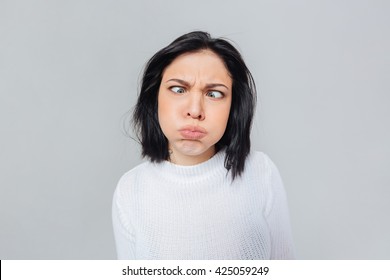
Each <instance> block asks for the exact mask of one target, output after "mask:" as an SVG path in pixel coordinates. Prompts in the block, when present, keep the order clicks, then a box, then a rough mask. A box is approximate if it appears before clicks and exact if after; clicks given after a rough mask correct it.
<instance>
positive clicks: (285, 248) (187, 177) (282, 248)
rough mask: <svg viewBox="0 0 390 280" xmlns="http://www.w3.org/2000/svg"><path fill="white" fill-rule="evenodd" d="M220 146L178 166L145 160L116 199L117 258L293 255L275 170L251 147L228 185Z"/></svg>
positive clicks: (122, 183)
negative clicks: (199, 159)
mask: <svg viewBox="0 0 390 280" xmlns="http://www.w3.org/2000/svg"><path fill="white" fill-rule="evenodd" d="M224 158H225V153H224V151H220V152H219V153H217V154H216V155H215V156H213V157H212V158H211V159H209V160H208V161H205V162H203V163H200V164H197V165H193V166H181V165H176V164H173V163H170V162H168V161H164V162H162V163H152V162H149V161H148V162H144V163H142V164H140V165H138V166H136V167H135V168H133V169H132V170H130V171H129V172H127V173H125V174H124V175H123V176H122V178H121V179H120V181H119V183H118V186H117V188H116V190H115V193H114V198H113V208H112V210H113V212H112V218H113V227H114V237H115V242H116V249H117V255H118V259H144V260H145V259H146V260H151V259H171V260H176V259H183V260H184V259H204V260H207V259H237V260H239V259H242V260H248V259H292V258H294V250H293V243H292V235H291V228H290V222H289V213H288V207H287V199H286V193H285V190H284V187H283V183H282V180H281V177H280V175H279V172H278V169H277V168H276V166H275V165H274V163H273V162H272V161H271V160H270V159H269V157H268V156H267V155H266V154H264V153H262V152H252V153H251V154H250V155H249V156H248V158H247V160H246V164H245V170H244V172H243V173H242V175H241V176H240V177H236V179H235V180H234V181H233V182H232V179H231V174H230V173H227V170H226V168H225V167H224Z"/></svg>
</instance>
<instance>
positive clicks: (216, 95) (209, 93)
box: [207, 90, 223, 99]
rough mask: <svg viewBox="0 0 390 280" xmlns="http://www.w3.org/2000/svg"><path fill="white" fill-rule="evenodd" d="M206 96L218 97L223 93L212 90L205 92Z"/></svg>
mask: <svg viewBox="0 0 390 280" xmlns="http://www.w3.org/2000/svg"><path fill="white" fill-rule="evenodd" d="M207 96H209V97H212V98H216V99H218V98H222V97H223V93H222V92H220V91H216V90H212V91H209V92H207Z"/></svg>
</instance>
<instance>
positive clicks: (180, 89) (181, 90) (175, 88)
mask: <svg viewBox="0 0 390 280" xmlns="http://www.w3.org/2000/svg"><path fill="white" fill-rule="evenodd" d="M169 89H170V90H171V91H173V92H174V93H179V94H181V93H184V92H185V89H184V88H182V87H178V86H173V87H170V88H169Z"/></svg>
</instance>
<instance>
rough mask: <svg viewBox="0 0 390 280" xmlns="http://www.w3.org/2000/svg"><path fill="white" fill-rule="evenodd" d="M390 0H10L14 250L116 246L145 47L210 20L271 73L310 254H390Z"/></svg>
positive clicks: (5, 176)
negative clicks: (116, 203)
mask: <svg viewBox="0 0 390 280" xmlns="http://www.w3.org/2000/svg"><path fill="white" fill-rule="evenodd" d="M389 14H390V2H389V1H385V0H383V1H379V0H366V1H362V0H357V1H352V0H351V1H346V0H337V1H336V0H335V1H318V0H317V1H316V0H296V1H283V0H279V1H278V0H272V1H271V0H269V1H255V0H254V1H244V0H243V1H235V0H234V1H233V0H219V1H205V0H198V1H182V0H158V1H156V0H154V1H151V0H147V1H130V0H128V1H125V0H121V1H119V0H118V1H109V0H78V1H69V0H68V1H66V0H63V1H60V0H50V1H49V0H46V1H44V0H35V1H28V0H12V1H11V0H0V93H1V95H0V172H1V173H0V259H113V258H116V254H115V249H114V239H113V234H112V227H111V200H112V194H113V191H114V189H115V187H116V184H117V182H118V180H119V178H120V176H121V175H122V174H123V173H124V172H126V171H127V170H129V169H131V168H132V167H134V166H135V165H137V164H139V163H140V162H141V158H140V147H139V145H138V144H137V143H136V142H135V141H134V140H132V139H131V138H129V137H128V136H126V134H125V133H124V131H125V129H126V125H125V124H126V122H127V121H128V116H129V113H128V112H129V111H131V109H132V107H133V106H134V104H135V100H136V96H137V90H138V86H139V80H140V73H141V71H142V69H143V67H144V65H145V62H146V61H147V60H148V59H149V58H150V57H151V56H152V55H153V54H154V53H155V52H156V51H158V50H159V49H160V48H162V47H164V46H165V45H167V44H169V43H170V42H171V41H172V40H173V39H175V38H176V37H178V36H180V35H182V34H184V33H187V32H189V31H193V30H198V29H200V30H205V31H208V32H210V33H211V35H212V36H215V37H227V38H229V39H231V40H232V41H233V42H234V44H235V46H237V48H238V49H239V50H240V51H241V52H242V54H243V56H244V58H245V60H246V62H247V64H248V66H249V68H250V69H251V71H252V74H253V76H254V78H255V81H256V83H257V87H258V101H259V103H258V106H257V114H256V119H255V123H254V126H253V133H252V140H253V148H254V149H256V150H262V151H264V152H266V153H267V154H268V155H269V156H270V157H271V159H272V160H273V161H274V162H275V163H276V165H277V166H278V167H279V169H280V173H281V175H282V178H283V180H284V183H285V187H286V190H287V193H288V199H289V206H290V214H291V221H292V228H293V234H294V239H295V246H296V251H297V257H298V258H299V259H390V219H389V214H390V203H389V200H390V199H389V198H390V188H389V187H390V172H389V166H390V147H389V143H390V129H389V127H390V126H389V120H390V110H389V105H390V103H389V101H390V97H389V94H390V85H389V78H390V77H389V74H390V71H389V70H390V67H389V65H390V38H389V34H390V32H389V28H390V17H389Z"/></svg>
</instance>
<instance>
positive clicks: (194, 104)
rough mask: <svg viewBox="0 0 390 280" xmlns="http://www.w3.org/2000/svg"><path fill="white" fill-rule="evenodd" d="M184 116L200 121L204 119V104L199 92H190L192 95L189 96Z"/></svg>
mask: <svg viewBox="0 0 390 280" xmlns="http://www.w3.org/2000/svg"><path fill="white" fill-rule="evenodd" d="M186 116H187V117H191V118H193V119H197V120H200V121H202V120H204V119H205V113H204V105H203V99H202V95H201V94H199V95H198V94H192V96H191V97H190V98H189V102H188V106H187V109H186Z"/></svg>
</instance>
